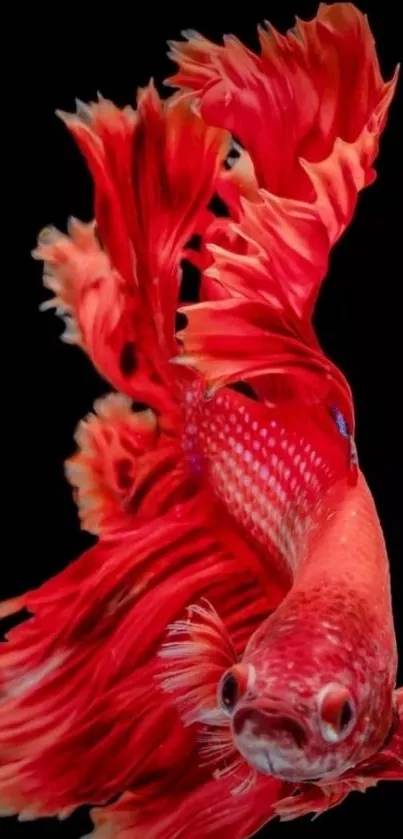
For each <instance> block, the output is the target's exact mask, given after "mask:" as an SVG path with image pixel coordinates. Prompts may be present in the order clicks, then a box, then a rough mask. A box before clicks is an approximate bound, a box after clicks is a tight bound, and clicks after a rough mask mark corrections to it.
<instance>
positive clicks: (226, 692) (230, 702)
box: [218, 667, 247, 716]
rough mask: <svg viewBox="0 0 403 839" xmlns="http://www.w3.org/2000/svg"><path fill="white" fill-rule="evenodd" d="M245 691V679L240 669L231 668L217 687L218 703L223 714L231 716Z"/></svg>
mask: <svg viewBox="0 0 403 839" xmlns="http://www.w3.org/2000/svg"><path fill="white" fill-rule="evenodd" d="M246 689H247V677H246V675H245V673H244V672H243V669H242V668H241V667H232V668H231V670H227V672H226V673H224V675H223V677H222V679H221V681H220V683H219V685H218V702H219V705H220V706H221V708H222V710H223V711H224V713H226V714H227V715H228V716H232V714H233V712H234V710H235V708H236V706H237V704H238V702H239V700H240V699H241V697H242V696H243V694H244V693H245V691H246Z"/></svg>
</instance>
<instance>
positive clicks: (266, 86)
mask: <svg viewBox="0 0 403 839" xmlns="http://www.w3.org/2000/svg"><path fill="white" fill-rule="evenodd" d="M185 36H186V38H187V40H186V41H184V42H172V43H171V44H170V57H171V58H172V59H173V60H174V61H175V62H176V63H177V64H178V67H179V70H178V72H177V73H176V74H174V75H173V76H171V77H170V78H169V79H168V80H167V82H168V84H170V85H172V86H175V87H179V88H183V89H184V90H185V91H192V92H193V93H195V94H196V95H197V96H198V97H199V99H200V108H201V114H202V116H203V118H204V119H205V120H206V122H207V123H209V124H210V125H217V126H219V127H221V128H226V129H227V130H228V131H230V132H231V133H232V134H233V135H234V136H235V137H237V139H238V140H239V141H240V142H241V143H242V145H243V147H244V148H245V149H246V150H247V151H248V152H249V154H250V156H251V158H252V161H253V164H254V171H255V173H256V177H257V180H258V183H259V185H260V186H261V187H264V188H265V189H267V190H269V191H270V192H272V193H275V194H277V195H282V196H287V197H293V198H300V199H302V200H311V199H312V195H313V190H312V184H311V182H310V180H309V179H308V178H307V177H306V173H305V171H304V167H303V165H302V163H303V161H304V160H307V161H310V162H317V161H322V160H325V159H326V158H328V157H329V155H330V154H331V152H332V150H333V147H334V143H335V140H336V138H340V139H341V140H343V141H345V142H346V143H348V144H354V143H355V142H356V141H357V138H359V137H360V135H361V134H362V132H363V130H364V128H365V126H367V125H368V126H371V131H373V135H372V137H371V139H369V138H368V143H367V145H366V149H365V153H364V154H363V156H362V157H361V160H360V163H361V165H362V166H363V168H364V170H365V172H366V174H365V176H364V180H366V181H367V179H368V177H369V178H370V179H371V178H372V175H370V169H369V167H370V165H371V162H372V159H373V157H374V155H375V153H376V150H377V140H378V137H379V133H380V132H381V131H382V128H383V125H384V121H385V116H386V111H387V107H388V104H389V102H390V98H391V95H392V92H393V89H394V86H395V84H396V78H397V77H396V76H395V78H394V79H393V80H392V81H391V82H387V83H385V82H384V81H383V79H382V77H381V73H380V69H379V62H378V58H377V55H376V51H375V47H374V41H373V36H372V33H371V30H370V27H369V24H368V21H367V17H366V16H365V15H363V14H362V13H361V12H360V11H359V10H358V9H356V8H355V7H354V6H353V5H352V4H350V3H335V4H333V5H331V6H327V5H325V4H324V3H323V4H321V5H320V6H319V10H318V12H317V15H316V17H315V18H314V19H313V20H311V21H309V22H304V21H301V20H297V22H296V25H295V27H294V28H293V29H292V30H290V31H289V32H288V33H287V34H286V35H280V34H279V33H278V32H277V31H276V30H275V29H274V27H272V26H270V25H269V24H266V25H265V27H260V28H259V41H260V54H255V53H254V52H252V51H251V50H249V49H247V48H246V47H245V46H244V45H243V44H242V43H241V42H240V41H239V40H238V39H237V38H235V37H234V36H226V37H225V38H224V43H223V45H222V46H220V45H217V44H213V43H211V42H210V41H208V40H207V39H206V38H203V37H202V36H200V35H198V34H197V33H194V32H190V33H185ZM374 114H377V118H376V119H375V122H372V119H373V115H374ZM378 117H379V118H378Z"/></svg>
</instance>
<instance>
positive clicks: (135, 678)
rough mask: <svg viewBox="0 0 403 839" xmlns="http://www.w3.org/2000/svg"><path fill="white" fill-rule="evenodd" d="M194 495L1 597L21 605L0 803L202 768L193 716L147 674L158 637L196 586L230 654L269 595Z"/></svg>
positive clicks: (5, 714) (0, 681)
mask: <svg viewBox="0 0 403 839" xmlns="http://www.w3.org/2000/svg"><path fill="white" fill-rule="evenodd" d="M204 509H205V505H204V504H203V501H201V499H200V498H199V497H197V498H194V499H193V500H192V499H190V500H189V501H187V502H183V503H181V504H176V505H174V506H173V508H172V509H171V510H170V512H169V513H167V514H166V515H165V516H163V515H160V516H159V517H158V518H156V519H155V518H153V519H152V520H151V521H149V522H148V523H147V524H143V525H142V526H138V527H133V529H132V530H131V531H129V530H125V531H121V532H119V533H116V534H115V535H113V536H112V535H111V536H108V537H106V536H104V537H103V539H102V540H101V541H100V542H99V543H98V544H97V545H96V546H95V547H93V548H92V549H90V550H89V551H88V552H87V553H86V554H84V555H83V556H82V557H81V558H80V559H79V560H77V561H76V562H75V563H72V564H71V565H70V566H69V567H68V568H66V569H65V570H64V571H63V572H61V573H60V574H59V575H57V577H54V578H53V579H51V580H49V581H48V582H46V583H44V585H43V586H41V588H39V589H38V590H37V591H33V592H30V593H28V594H26V595H24V596H23V597H21V598H20V599H19V602H18V604H17V603H16V601H14V604H13V605H14V606H17V607H18V608H23V607H25V608H26V609H27V610H28V611H29V612H30V613H31V615H32V617H31V618H30V619H29V620H27V621H26V622H24V623H22V624H20V625H19V626H17V627H16V628H14V629H13V630H11V632H10V633H9V634H8V636H7V640H6V643H4V644H2V645H1V646H0V672H1V677H0V713H1V719H2V724H1V727H0V766H1V769H0V806H1V808H2V809H7V810H9V811H10V812H13V813H25V814H30V817H32V818H36V817H39V816H44V815H56V814H60V813H63V812H64V811H66V810H68V809H70V808H73V809H74V808H75V807H77V806H80V805H81V804H85V803H92V804H103V803H105V802H106V801H107V800H109V799H110V798H111V797H112V796H115V795H116V794H118V793H120V792H121V790H122V789H123V790H124V789H135V790H138V796H139V799H140V800H141V797H142V795H143V789H144V788H145V787H146V786H147V783H148V782H149V778H150V777H151V776H152V777H153V778H154V779H155V781H156V783H157V782H158V783H157V789H156V791H155V794H156V796H157V797H158V795H159V792H158V789H159V790H160V792H162V791H163V790H164V789H166V788H167V787H168V788H170V787H171V786H172V785H173V786H175V784H177V785H178V786H180V784H181V783H183V778H184V776H186V775H187V774H189V766H190V765H192V766H193V773H191V774H192V778H190V776H189V784H190V782H191V788H192V789H196V788H197V786H198V784H199V783H201V782H202V781H203V779H204V778H205V776H206V773H207V774H208V775H209V776H210V777H211V773H212V772H213V771H214V767H212V766H211V765H210V766H209V769H208V770H207V769H206V768H204V766H203V754H202V753H201V752H199V753H198V748H200V743H199V735H200V731H199V729H198V727H197V726H189V727H186V726H184V725H183V722H182V720H181V719H180V717H179V715H178V710H177V708H176V706H175V703H174V702H171V701H169V699H168V697H167V695H166V694H165V695H164V693H163V691H162V689H161V687H160V677H159V674H160V672H161V669H160V659H159V658H158V651H159V650H160V649H161V645H162V643H163V641H164V637H165V633H166V627H167V626H169V625H170V624H172V623H173V622H174V621H176V620H181V619H182V616H184V615H185V614H186V608H187V606H188V604H189V603H193V602H198V601H200V600H201V599H202V598H203V597H206V598H207V599H208V600H209V601H210V602H211V603H213V604H214V608H216V609H217V611H219V612H220V613H221V612H222V614H223V620H224V625H225V626H226V627H228V630H227V631H229V632H230V633H231V635H232V633H233V631H234V633H235V639H236V641H235V643H236V652H237V654H239V653H240V651H241V650H242V648H243V647H242V645H243V644H245V643H246V640H247V639H246V637H245V627H247V633H249V632H253V631H254V629H255V627H256V625H257V622H258V621H260V620H262V617H263V615H264V614H265V611H266V613H267V609H268V606H267V601H266V599H265V596H264V593H263V592H262V591H261V590H260V588H259V584H258V583H257V582H256V580H255V579H254V577H253V574H252V573H251V571H250V568H249V567H248V565H245V564H244V565H242V562H240V558H239V556H236V557H235V556H233V555H232V554H231V553H228V552H227V551H226V550H225V548H224V546H222V545H221V543H220V542H219V541H217V538H216V535H215V533H214V527H212V525H211V521H207V520H206V517H205V514H204V512H203V510H204ZM6 611H7V610H6ZM8 611H10V610H8ZM238 617H239V620H240V621H241V622H242V626H241V627H240V625H239V624H238ZM240 629H242V632H241V631H240ZM133 708H134V709H135V711H136V712H135V713H133ZM105 755H108V760H105V759H104V758H105ZM220 766H221V763H220V761H219V760H217V761H216V765H215V768H216V769H219V768H220ZM144 794H145V793H144ZM27 817H28V815H27Z"/></svg>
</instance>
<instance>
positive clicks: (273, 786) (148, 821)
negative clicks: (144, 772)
mask: <svg viewBox="0 0 403 839" xmlns="http://www.w3.org/2000/svg"><path fill="white" fill-rule="evenodd" d="M282 791H283V784H282V783H281V782H279V781H276V780H274V779H273V778H265V777H263V776H260V777H259V778H255V782H254V783H253V784H252V785H251V786H250V787H249V788H248V789H245V790H244V791H243V792H242V793H239V794H235V795H234V793H233V784H232V781H231V778H228V779H221V780H215V779H213V780H211V779H210V780H207V781H206V783H205V784H204V785H203V786H200V787H199V788H198V789H196V790H194V791H193V792H190V793H188V794H183V793H182V795H181V794H180V793H179V794H176V796H174V797H172V796H169V795H167V796H166V797H164V798H162V799H161V800H155V799H154V800H151V801H150V803H149V804H148V806H146V807H142V806H141V803H140V801H139V799H138V797H137V795H136V794H130V793H128V794H126V795H124V796H122V798H121V799H119V801H117V802H116V803H115V804H112V805H111V806H110V807H106V808H104V809H96V810H94V811H93V812H92V814H91V815H92V818H93V821H94V824H95V831H94V833H92V834H90V836H91V839H104V837H107V836H109V835H111V836H113V839H144V837H147V839H205V837H208V839H221V837H222V836H231V839H248V837H250V838H251V837H252V836H254V835H255V833H256V832H257V831H258V830H259V829H260V828H262V827H263V826H264V825H265V824H267V822H269V821H270V820H271V819H272V818H273V817H274V816H275V811H274V807H275V804H276V803H277V801H278V799H279V798H280V797H281V795H282ZM108 831H109V832H108ZM87 839H89V837H87Z"/></svg>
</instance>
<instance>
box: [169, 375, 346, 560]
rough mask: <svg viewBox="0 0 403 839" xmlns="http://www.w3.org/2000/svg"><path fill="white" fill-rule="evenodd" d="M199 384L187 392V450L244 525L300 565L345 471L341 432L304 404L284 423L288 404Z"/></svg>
mask: <svg viewBox="0 0 403 839" xmlns="http://www.w3.org/2000/svg"><path fill="white" fill-rule="evenodd" d="M200 387H201V385H200V382H197V383H196V384H195V385H194V387H191V388H189V389H188V390H187V391H186V393H185V414H186V423H185V437H184V442H183V445H184V448H185V450H186V452H187V454H188V456H189V457H190V458H191V461H192V463H193V465H194V467H195V468H198V469H203V466H204V468H205V469H206V470H207V472H208V475H209V478H210V482H211V486H212V489H213V491H214V493H215V494H216V496H217V497H218V498H219V499H220V500H221V501H223V502H224V503H225V505H226V508H227V510H228V512H229V513H230V515H231V516H232V517H233V518H234V519H235V520H236V522H237V523H238V524H239V525H240V526H241V528H242V529H244V530H245V531H246V532H247V533H248V535H249V536H251V537H253V538H254V539H255V540H256V541H257V542H258V543H259V544H260V545H261V546H263V547H265V548H267V549H268V550H270V552H271V553H272V554H273V553H274V554H276V555H277V556H278V558H279V559H280V560H281V561H282V562H286V564H287V565H288V567H289V568H290V569H291V570H292V571H294V570H295V568H296V565H297V563H298V561H299V557H300V556H301V554H302V553H303V550H304V546H305V538H304V537H306V534H307V532H308V530H309V526H310V523H311V521H312V518H311V515H312V513H313V512H314V510H316V508H317V505H318V503H319V502H320V500H321V498H323V495H324V492H325V491H326V489H327V488H328V487H329V485H330V484H331V482H332V481H333V479H335V478H336V477H337V471H339V470H340V471H341V470H344V471H345V446H343V444H342V442H341V438H340V436H339V435H338V434H337V431H335V430H334V426H333V424H332V423H331V421H330V422H329V429H330V430H329V432H328V434H327V435H325V434H324V432H323V430H320V429H318V427H317V425H316V424H315V423H314V421H313V418H312V417H311V416H310V415H309V412H308V410H307V409H306V408H304V406H301V405H294V406H293V407H292V408H291V409H290V403H288V405H287V406H286V412H287V413H286V419H287V421H286V422H285V413H284V408H282V407H281V406H280V407H279V408H278V409H277V408H273V407H266V406H265V405H264V404H261V403H257V402H255V401H253V400H252V399H249V398H247V397H245V396H243V395H242V394H240V393H238V392H236V391H234V390H231V389H223V390H222V391H221V392H219V393H218V394H216V395H215V396H213V397H212V398H211V399H205V398H201V391H200ZM290 420H291V421H290ZM329 438H330V439H329ZM335 448H336V452H335V451H334V450H335ZM335 454H336V457H335ZM329 455H330V456H329ZM202 464H203V466H202Z"/></svg>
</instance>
